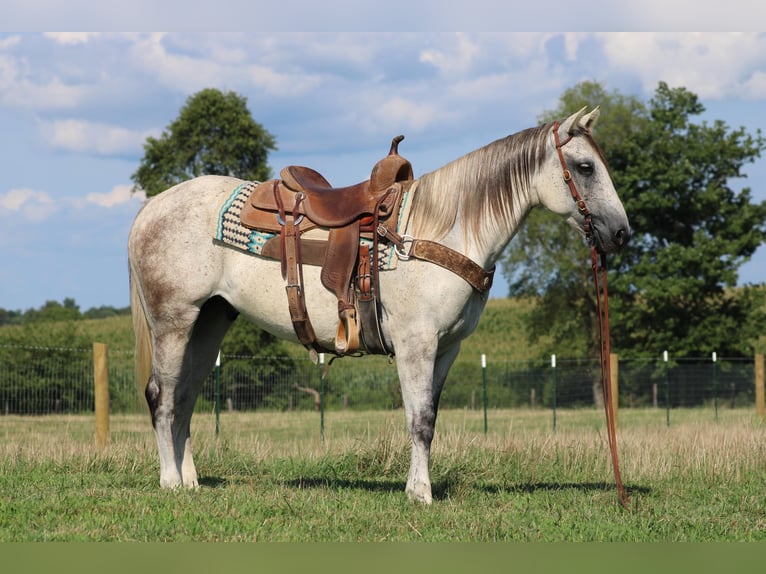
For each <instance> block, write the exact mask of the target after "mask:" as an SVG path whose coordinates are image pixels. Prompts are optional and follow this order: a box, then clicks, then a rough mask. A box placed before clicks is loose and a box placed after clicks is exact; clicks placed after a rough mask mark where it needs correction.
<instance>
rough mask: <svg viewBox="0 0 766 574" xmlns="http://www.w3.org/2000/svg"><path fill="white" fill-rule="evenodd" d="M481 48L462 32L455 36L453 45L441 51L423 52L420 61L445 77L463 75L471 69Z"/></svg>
mask: <svg viewBox="0 0 766 574" xmlns="http://www.w3.org/2000/svg"><path fill="white" fill-rule="evenodd" d="M480 51H481V48H480V47H479V45H478V44H477V43H475V42H474V41H472V40H471V38H470V37H469V36H468V35H467V34H465V33H462V32H458V33H457V34H455V41H454V44H451V45H448V46H445V47H444V48H442V49H430V50H423V51H422V52H421V53H420V61H421V62H424V63H427V64H431V65H433V66H434V67H436V68H437V69H438V70H439V72H441V73H442V74H444V75H445V76H451V75H454V74H463V73H466V72H468V71H469V70H470V69H471V66H472V64H473V63H474V61H475V59H476V57H477V56H478V55H479V52H480Z"/></svg>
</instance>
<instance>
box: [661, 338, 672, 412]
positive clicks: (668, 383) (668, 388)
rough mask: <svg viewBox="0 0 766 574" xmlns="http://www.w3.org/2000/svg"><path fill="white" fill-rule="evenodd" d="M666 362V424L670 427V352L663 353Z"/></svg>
mask: <svg viewBox="0 0 766 574" xmlns="http://www.w3.org/2000/svg"><path fill="white" fill-rule="evenodd" d="M662 360H663V361H665V423H666V424H667V426H670V373H669V372H668V352H667V351H663V352H662Z"/></svg>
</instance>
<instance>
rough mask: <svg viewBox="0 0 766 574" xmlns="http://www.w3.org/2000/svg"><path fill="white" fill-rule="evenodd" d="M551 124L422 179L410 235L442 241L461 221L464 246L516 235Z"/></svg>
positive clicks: (486, 148) (512, 137) (479, 151)
mask: <svg viewBox="0 0 766 574" xmlns="http://www.w3.org/2000/svg"><path fill="white" fill-rule="evenodd" d="M550 128H551V124H545V125H542V126H539V127H535V128H529V129H526V130H523V131H521V132H518V133H516V134H513V135H510V136H508V137H505V138H503V139H500V140H497V141H495V142H492V143H490V144H488V145H486V146H484V147H482V148H479V149H477V150H475V151H473V152H471V153H469V154H467V155H465V156H463V157H461V158H458V159H456V160H455V161H453V162H451V163H449V164H447V165H445V166H444V167H442V168H439V169H437V170H436V171H433V172H431V173H428V174H425V175H423V176H422V177H421V178H420V180H419V184H418V188H417V192H416V193H415V198H414V201H413V204H412V234H413V235H414V236H415V237H418V238H427V239H432V240H438V239H440V238H442V237H444V236H445V235H446V234H447V233H448V232H449V231H450V229H452V228H453V227H454V226H455V224H456V222H457V221H458V217H459V218H460V223H461V226H462V229H463V235H464V241H466V242H469V241H472V242H475V243H477V244H479V245H482V244H483V243H485V238H486V236H487V235H493V234H495V232H498V231H503V232H512V231H513V230H515V228H516V226H518V224H519V223H520V219H521V217H522V216H523V213H520V211H521V210H522V207H523V205H525V204H526V203H527V202H528V201H529V197H528V194H529V187H530V181H531V180H532V178H533V176H534V175H535V173H536V172H537V171H538V169H539V168H540V166H541V165H542V163H543V160H544V159H545V154H546V136H547V135H548V133H549V131H550Z"/></svg>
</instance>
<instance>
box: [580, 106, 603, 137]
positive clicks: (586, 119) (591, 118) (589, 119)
mask: <svg viewBox="0 0 766 574" xmlns="http://www.w3.org/2000/svg"><path fill="white" fill-rule="evenodd" d="M600 114H601V108H600V107H599V106H596V107H595V108H593V110H592V111H591V112H590V113H589V114H585V115H584V116H583V117H581V118H580V122H579V123H580V126H581V127H583V128H584V129H585V130H586V131H589V132H590V131H593V126H595V125H596V121H598V116H599V115H600Z"/></svg>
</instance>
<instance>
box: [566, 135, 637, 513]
mask: <svg viewBox="0 0 766 574" xmlns="http://www.w3.org/2000/svg"><path fill="white" fill-rule="evenodd" d="M553 137H554V140H555V142H556V153H557V154H558V156H559V161H560V162H561V169H562V170H563V175H564V181H565V182H566V184H567V186H568V187H569V192H570V193H571V194H572V199H573V200H574V202H575V203H576V204H577V209H578V211H579V212H580V214H581V215H582V216H583V219H584V223H583V231H584V232H585V238H586V239H587V240H588V242H589V243H590V260H591V269H592V270H593V283H594V285H595V288H596V310H597V311H598V331H599V341H600V359H601V390H602V393H603V397H604V412H605V413H606V426H607V434H608V437H609V451H610V453H611V455H612V468H613V469H614V481H615V484H616V486H617V495H618V497H619V499H620V504H622V506H623V507H624V508H625V509H627V510H630V509H631V507H630V500H628V495H627V493H626V491H625V487H624V486H623V484H622V477H621V475H620V462H619V460H618V457H617V435H616V431H615V427H616V424H615V420H614V407H613V406H612V385H611V380H612V376H611V364H610V363H611V359H610V353H611V344H610V336H609V291H608V288H607V282H606V253H599V252H598V249H597V248H596V242H595V240H594V238H593V223H592V219H593V218H592V216H591V214H590V211H588V206H587V205H585V200H583V198H582V196H581V195H580V192H579V191H578V190H577V186H576V185H575V182H574V180H573V179H572V173H571V172H570V171H569V168H568V167H567V162H566V159H564V152H563V151H562V149H561V148H563V147H564V146H565V145H566V144H567V143H569V141H571V140H572V138H573V137H574V136H573V135H572V134H571V133H570V134H569V135H568V137H567V138H566V139H565V140H564V141H561V140H560V138H559V123H558V122H555V123H554V124H553Z"/></svg>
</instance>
